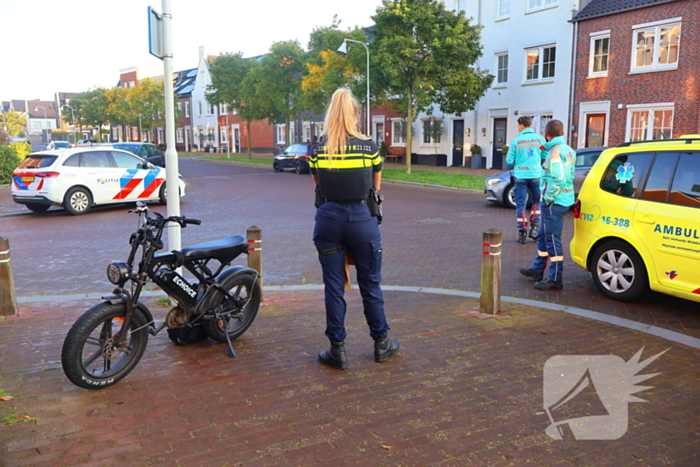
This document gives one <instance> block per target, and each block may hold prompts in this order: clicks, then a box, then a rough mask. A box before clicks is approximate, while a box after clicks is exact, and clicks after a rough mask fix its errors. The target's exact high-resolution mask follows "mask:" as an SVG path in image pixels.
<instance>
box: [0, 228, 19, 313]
mask: <svg viewBox="0 0 700 467" xmlns="http://www.w3.org/2000/svg"><path fill="white" fill-rule="evenodd" d="M16 314H17V298H16V297H15V281H14V279H13V278H12V263H10V241H9V240H8V239H7V237H0V315H5V316H9V315H16Z"/></svg>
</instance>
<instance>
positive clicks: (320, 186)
mask: <svg viewBox="0 0 700 467" xmlns="http://www.w3.org/2000/svg"><path fill="white" fill-rule="evenodd" d="M359 111H360V107H359V104H358V103H357V100H356V99H355V97H354V96H353V95H352V93H351V92H350V90H349V89H345V88H340V89H338V90H337V91H335V93H333V97H332V98H331V102H330V104H329V105H328V109H327V111H326V119H325V122H324V134H323V137H322V138H321V143H320V144H318V145H317V146H316V147H315V148H314V150H313V151H312V153H311V157H310V159H309V168H310V170H311V178H312V179H313V181H314V182H315V183H316V188H317V190H318V191H319V195H320V199H318V198H319V197H318V196H317V204H318V202H319V201H320V202H322V204H321V205H320V206H317V208H318V209H317V210H316V225H315V227H314V237H313V240H314V244H315V245H316V250H317V251H318V259H319V261H320V262H321V268H322V270H323V285H324V286H325V304H326V336H327V337H328V339H329V340H330V349H329V350H324V351H322V352H321V353H319V355H318V359H319V361H320V362H321V363H324V364H326V365H331V366H332V367H334V368H338V369H345V368H347V366H348V362H347V356H346V354H345V337H346V333H345V312H346V304H345V299H344V298H343V297H344V294H345V262H346V256H348V255H350V256H351V257H352V259H353V260H354V263H355V268H356V269H357V283H358V285H359V287H360V293H361V295H362V303H363V306H364V313H365V318H366V320H367V324H368V325H369V331H370V333H369V334H370V336H371V337H372V338H373V339H374V360H375V361H376V362H384V361H386V360H387V359H388V358H389V357H390V356H391V355H393V354H395V353H397V352H398V350H399V343H398V341H396V340H393V339H389V338H388V337H387V331H388V330H389V325H388V324H387V321H386V316H385V314H384V297H383V296H382V289H381V285H380V282H381V273H382V271H381V270H382V238H381V234H380V233H379V223H378V221H377V218H376V217H373V216H372V215H371V213H370V210H369V207H368V205H367V198H368V196H369V193H370V189H372V188H374V190H376V191H379V189H380V188H381V180H382V172H381V171H382V158H381V156H380V155H379V151H378V149H377V145H376V143H375V142H374V141H372V139H371V138H370V137H368V136H365V135H363V134H361V133H360V132H359V131H358V116H359Z"/></svg>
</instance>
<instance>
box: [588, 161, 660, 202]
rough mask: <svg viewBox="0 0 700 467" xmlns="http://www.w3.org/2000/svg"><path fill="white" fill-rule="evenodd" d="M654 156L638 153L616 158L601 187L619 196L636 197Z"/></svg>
mask: <svg viewBox="0 0 700 467" xmlns="http://www.w3.org/2000/svg"><path fill="white" fill-rule="evenodd" d="M653 155H654V153H651V152H636V153H633V154H622V155H619V156H617V157H615V159H613V161H612V162H611V163H610V165H609V166H608V168H607V170H606V171H605V174H604V175H603V179H602V180H601V182H600V187H601V188H602V189H603V190H605V191H607V192H610V193H615V194H617V195H621V196H628V197H630V196H634V195H635V192H636V190H637V185H639V181H640V180H642V179H643V178H644V175H645V173H646V171H647V168H648V167H649V163H650V162H651V159H652V156H653Z"/></svg>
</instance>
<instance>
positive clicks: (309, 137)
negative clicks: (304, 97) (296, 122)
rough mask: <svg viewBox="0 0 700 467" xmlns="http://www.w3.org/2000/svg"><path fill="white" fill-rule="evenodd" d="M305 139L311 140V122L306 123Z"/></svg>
mask: <svg viewBox="0 0 700 467" xmlns="http://www.w3.org/2000/svg"><path fill="white" fill-rule="evenodd" d="M304 141H311V125H310V124H309V123H305V124H304Z"/></svg>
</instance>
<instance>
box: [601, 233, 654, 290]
mask: <svg viewBox="0 0 700 467" xmlns="http://www.w3.org/2000/svg"><path fill="white" fill-rule="evenodd" d="M590 270H591V276H592V277H593V283H594V284H595V285H596V287H598V290H600V292H601V293H602V294H603V295H605V296H606V297H608V298H611V299H613V300H619V301H621V302H629V301H632V300H637V299H639V298H641V297H642V295H643V294H644V293H645V292H646V291H647V289H648V287H649V280H648V278H647V270H646V267H645V266H644V261H642V258H641V257H640V256H639V253H637V251H636V250H635V249H634V248H632V247H631V246H629V245H628V244H627V243H625V242H621V241H619V240H613V241H608V242H606V243H603V244H602V245H600V246H599V247H598V248H596V250H595V251H594V252H593V256H592V257H591V262H590Z"/></svg>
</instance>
